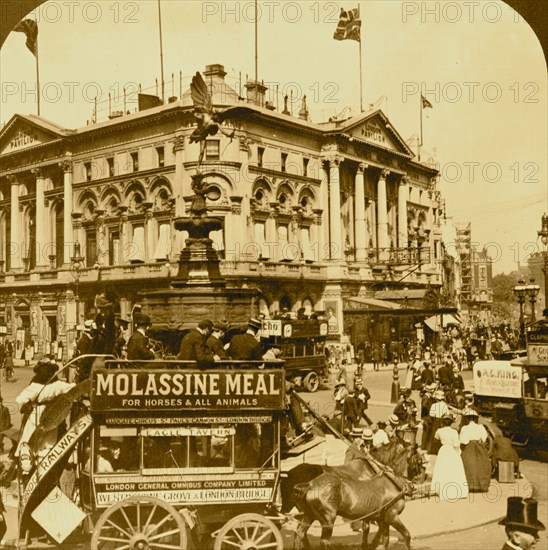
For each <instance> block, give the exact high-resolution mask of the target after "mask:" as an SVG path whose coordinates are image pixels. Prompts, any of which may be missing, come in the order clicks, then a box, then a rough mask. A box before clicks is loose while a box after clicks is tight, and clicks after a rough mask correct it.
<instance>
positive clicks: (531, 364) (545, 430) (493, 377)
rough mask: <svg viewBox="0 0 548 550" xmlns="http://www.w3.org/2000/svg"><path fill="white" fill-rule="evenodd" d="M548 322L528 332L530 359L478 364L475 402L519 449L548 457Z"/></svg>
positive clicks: (539, 323) (475, 373)
mask: <svg viewBox="0 0 548 550" xmlns="http://www.w3.org/2000/svg"><path fill="white" fill-rule="evenodd" d="M547 390H548V321H546V320H543V321H539V322H538V323H536V324H534V325H532V327H531V330H529V331H528V333H527V356H526V357H518V358H516V359H514V360H513V361H511V362H510V361H479V362H477V363H476V364H475V365H474V393H475V397H474V401H475V405H476V407H477V408H478V411H479V412H480V413H481V414H483V415H485V416H489V417H491V419H492V421H493V423H494V424H496V426H498V428H499V429H500V430H501V431H502V432H503V433H504V435H506V436H507V437H509V438H510V439H511V440H512V443H513V444H514V445H515V446H516V447H518V448H519V447H521V448H523V449H524V450H527V451H533V452H535V453H536V454H537V456H539V457H540V458H545V457H546V456H548V453H547V451H546V449H547V448H548V392H547Z"/></svg>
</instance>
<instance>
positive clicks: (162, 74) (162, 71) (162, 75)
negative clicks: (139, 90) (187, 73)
mask: <svg viewBox="0 0 548 550" xmlns="http://www.w3.org/2000/svg"><path fill="white" fill-rule="evenodd" d="M160 2H161V0H158V28H159V32H160V72H161V77H162V103H164V102H165V87H164V86H165V85H164V44H163V41H162V8H161V6H160Z"/></svg>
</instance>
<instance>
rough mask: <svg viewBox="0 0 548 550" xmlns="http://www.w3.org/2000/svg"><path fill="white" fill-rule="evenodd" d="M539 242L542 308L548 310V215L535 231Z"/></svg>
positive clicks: (544, 216) (545, 215)
mask: <svg viewBox="0 0 548 550" xmlns="http://www.w3.org/2000/svg"><path fill="white" fill-rule="evenodd" d="M537 234H538V236H539V237H540V242H541V243H542V246H543V248H544V252H543V254H542V256H543V260H544V261H543V265H542V272H543V273H544V308H545V309H547V310H548V214H546V212H545V213H544V214H543V216H542V225H541V229H540V231H537Z"/></svg>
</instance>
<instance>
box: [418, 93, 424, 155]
mask: <svg viewBox="0 0 548 550" xmlns="http://www.w3.org/2000/svg"><path fill="white" fill-rule="evenodd" d="M419 103H420V128H421V135H420V139H419V150H418V157H419V160H420V159H421V147H422V109H423V107H422V88H421V93H420V94H419Z"/></svg>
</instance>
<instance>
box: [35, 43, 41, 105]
mask: <svg viewBox="0 0 548 550" xmlns="http://www.w3.org/2000/svg"><path fill="white" fill-rule="evenodd" d="M35 57H36V98H37V101H36V104H37V111H38V116H40V66H39V64H38V34H36V55H35Z"/></svg>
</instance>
